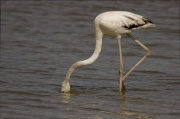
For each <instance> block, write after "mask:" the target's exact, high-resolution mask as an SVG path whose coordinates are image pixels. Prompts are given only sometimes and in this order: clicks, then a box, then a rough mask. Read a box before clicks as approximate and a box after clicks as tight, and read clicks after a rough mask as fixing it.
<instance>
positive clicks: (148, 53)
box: [122, 34, 151, 81]
mask: <svg viewBox="0 0 180 119" xmlns="http://www.w3.org/2000/svg"><path fill="white" fill-rule="evenodd" d="M126 35H127V36H128V37H130V38H131V39H132V40H134V41H135V42H136V43H138V44H139V45H140V46H141V47H142V48H144V50H146V54H145V55H144V57H143V58H142V59H141V60H139V62H137V63H136V65H135V66H134V67H132V68H131V70H129V72H128V73H127V74H126V75H125V76H124V77H123V79H122V81H124V80H125V78H126V77H127V76H128V75H129V74H130V73H131V72H132V71H133V70H134V69H135V68H136V67H137V66H138V65H139V64H140V63H141V62H142V61H144V60H145V59H146V57H148V56H149V55H150V53H151V51H150V50H149V49H148V48H147V47H146V46H145V45H143V44H142V43H141V42H139V41H138V40H137V39H135V38H134V37H133V36H132V35H130V34H126Z"/></svg>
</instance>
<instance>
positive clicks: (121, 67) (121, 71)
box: [117, 36, 125, 92]
mask: <svg viewBox="0 0 180 119" xmlns="http://www.w3.org/2000/svg"><path fill="white" fill-rule="evenodd" d="M117 39H118V45H119V59H120V68H119V76H120V79H119V90H120V92H124V91H125V86H124V83H123V60H122V49H121V36H118V37H117Z"/></svg>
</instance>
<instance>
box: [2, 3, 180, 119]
mask: <svg viewBox="0 0 180 119" xmlns="http://www.w3.org/2000/svg"><path fill="white" fill-rule="evenodd" d="M114 10H116V11H118V10H119V11H130V12H134V13H136V14H140V15H144V16H146V17H147V18H149V19H150V20H152V21H153V22H154V23H155V24H156V28H152V29H147V30H144V29H142V30H138V31H135V32H133V33H132V35H133V36H134V37H135V38H138V39H139V40H140V41H141V42H142V43H143V44H145V45H146V46H147V47H148V48H149V49H150V50H151V52H152V54H151V56H150V57H148V58H147V59H146V60H145V61H144V62H143V63H142V64H141V65H139V66H138V67H137V68H136V69H135V71H133V72H132V74H130V75H129V76H128V77H127V79H126V80H125V85H126V93H125V94H124V95H120V94H119V87H118V79H119V75H118V69H119V51H118V43H117V40H116V38H114V37H104V38H103V46H102V52H101V54H100V57H99V58H98V59H97V61H95V62H94V63H93V64H92V65H88V66H84V67H81V68H79V69H77V70H75V71H74V72H73V74H72V77H71V80H70V84H71V93H69V94H61V93H60V88H61V84H62V82H63V80H64V77H65V74H66V71H67V70H68V68H69V67H70V66H71V65H72V64H73V63H74V62H76V61H79V60H84V59H87V58H89V57H90V56H91V54H92V53H93V50H94V45H95V40H94V23H93V22H94V18H95V17H96V16H97V15H98V14H100V13H102V12H105V11H114ZM122 45H123V46H122V50H123V60H124V72H125V73H126V72H127V71H128V70H129V69H130V68H131V67H132V66H133V65H134V64H135V63H136V62H137V61H138V60H139V59H140V58H141V57H142V56H143V55H144V54H145V51H144V50H143V49H142V48H141V47H139V46H138V45H137V44H136V43H135V42H134V41H132V40H131V39H129V38H128V37H126V36H123V37H122ZM0 67H1V73H0V76H1V78H0V82H1V83H0V84H1V86H0V91H1V96H0V106H1V111H0V118H2V119H21V118H22V119H24V118H26V119H32V118H33V119H35V118H37V119H44V118H46V119H78V118H79V119H178V118H179V117H180V108H179V105H180V102H179V100H180V97H179V94H180V93H179V91H180V87H179V84H180V80H179V2H178V0H174V1H173V0H171V1H161V0H158V1H151V2H150V1H134V0H127V1H99V2H97V1H85V2H84V1H74V2H72V1H66V2H65V1H64V2H62V1H39V2H37V1H2V2H1V64H0Z"/></svg>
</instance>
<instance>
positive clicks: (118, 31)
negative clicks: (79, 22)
mask: <svg viewBox="0 0 180 119" xmlns="http://www.w3.org/2000/svg"><path fill="white" fill-rule="evenodd" d="M94 24H95V39H96V44H95V49H94V53H93V54H92V56H91V57H90V58H89V59H86V60H83V61H78V62H76V63H74V64H73V65H72V66H71V67H70V68H69V70H68V71H67V74H66V77H65V79H64V81H63V83H62V87H61V92H62V93H66V92H69V91H70V84H69V79H70V76H71V74H72V72H73V71H74V69H76V68H78V67H81V66H84V65H89V64H92V63H93V62H94V61H95V60H96V59H97V58H98V57H99V54H100V52H101V47H102V38H103V36H115V37H116V38H117V40H118V45H119V58H120V67H119V90H120V92H124V91H125V86H124V83H123V82H124V80H125V78H126V77H127V76H128V75H129V74H130V73H131V72H132V71H133V70H134V69H135V68H136V67H137V66H138V65H139V64H140V63H141V62H142V61H143V60H145V59H146V57H148V56H149V55H150V53H151V52H150V50H149V49H148V48H147V47H146V46H145V45H143V44H142V43H141V42H140V41H138V40H137V39H135V38H134V37H133V36H132V35H130V34H129V33H130V32H132V31H134V30H136V29H139V28H151V27H155V24H154V23H153V22H152V21H150V20H149V19H147V18H145V17H144V16H141V15H138V14H134V13H131V12H127V11H109V12H104V13H101V14H99V15H98V16H97V17H96V18H95V21H94ZM123 34H126V35H127V36H128V37H129V38H131V39H132V40H134V41H135V42H136V43H137V44H139V45H140V46H141V47H142V48H143V49H144V50H146V54H145V55H144V57H142V59H141V60H139V61H138V62H137V63H136V64H135V66H134V67H132V68H131V69H130V70H129V72H127V74H126V75H125V76H123V60H122V50H121V37H122V35H123Z"/></svg>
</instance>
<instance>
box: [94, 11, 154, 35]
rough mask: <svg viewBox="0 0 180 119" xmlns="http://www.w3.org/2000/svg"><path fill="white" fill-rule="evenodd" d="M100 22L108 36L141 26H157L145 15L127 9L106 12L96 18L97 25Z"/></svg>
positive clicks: (127, 31)
mask: <svg viewBox="0 0 180 119" xmlns="http://www.w3.org/2000/svg"><path fill="white" fill-rule="evenodd" d="M98 24H99V27H100V28H101V30H102V31H103V34H104V35H108V36H117V35H121V34H126V33H130V32H132V31H133V30H136V29H139V28H150V27H155V25H154V24H153V23H152V21H150V20H148V19H146V18H145V17H143V16H140V15H137V14H134V13H131V12H126V11H111V12H104V13H102V14H100V15H98V16H97V17H96V18H95V25H98Z"/></svg>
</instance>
